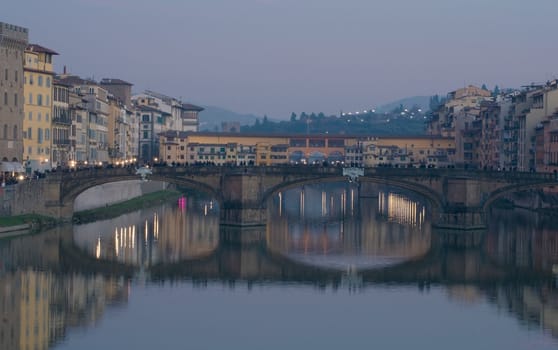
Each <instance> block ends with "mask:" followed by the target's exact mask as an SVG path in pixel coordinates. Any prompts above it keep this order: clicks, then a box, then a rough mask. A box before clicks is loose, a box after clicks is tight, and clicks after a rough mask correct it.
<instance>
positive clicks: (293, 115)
mask: <svg viewBox="0 0 558 350" xmlns="http://www.w3.org/2000/svg"><path fill="white" fill-rule="evenodd" d="M291 122H296V113H295V112H292V113H291Z"/></svg>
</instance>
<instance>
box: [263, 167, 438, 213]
mask: <svg viewBox="0 0 558 350" xmlns="http://www.w3.org/2000/svg"><path fill="white" fill-rule="evenodd" d="M358 181H360V182H371V183H374V184H379V185H386V186H393V187H397V188H401V189H405V190H408V191H411V192H413V193H416V194H418V195H420V196H422V197H423V198H424V199H425V200H426V201H427V202H428V204H430V206H431V208H432V211H433V214H434V215H435V214H437V213H438V212H439V211H441V210H442V208H443V203H444V200H443V198H442V196H441V195H440V194H439V193H437V192H435V191H434V190H432V189H430V188H428V187H426V186H424V185H420V184H417V183H412V182H407V181H403V180H397V179H386V178H376V177H372V176H362V177H359V178H358ZM335 182H340V183H341V182H348V180H347V177H346V176H340V175H334V176H332V175H329V176H328V175H325V174H324V175H322V176H316V177H313V178H307V179H294V180H291V181H285V182H282V183H280V184H277V185H275V186H272V187H270V188H269V189H268V190H267V191H265V192H264V193H263V195H262V198H261V203H260V204H261V205H262V206H264V207H265V205H266V202H267V200H268V199H269V198H271V197H272V196H274V195H275V194H277V193H278V192H281V191H285V190H288V189H292V188H296V187H301V186H305V185H310V184H322V183H335Z"/></svg>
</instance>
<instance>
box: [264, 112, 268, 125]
mask: <svg viewBox="0 0 558 350" xmlns="http://www.w3.org/2000/svg"><path fill="white" fill-rule="evenodd" d="M268 123H269V120H267V114H264V117H263V125H267V124H268Z"/></svg>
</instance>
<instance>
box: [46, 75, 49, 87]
mask: <svg viewBox="0 0 558 350" xmlns="http://www.w3.org/2000/svg"><path fill="white" fill-rule="evenodd" d="M46 86H47V87H50V77H47V78H46Z"/></svg>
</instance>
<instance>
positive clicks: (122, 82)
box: [101, 78, 134, 86]
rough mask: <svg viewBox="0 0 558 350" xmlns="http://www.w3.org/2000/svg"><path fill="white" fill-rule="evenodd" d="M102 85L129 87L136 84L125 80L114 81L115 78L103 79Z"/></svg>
mask: <svg viewBox="0 0 558 350" xmlns="http://www.w3.org/2000/svg"><path fill="white" fill-rule="evenodd" d="M101 84H102V85H129V86H133V85H134V84H132V83H129V82H127V81H125V80H122V79H113V78H103V79H102V80H101Z"/></svg>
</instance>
